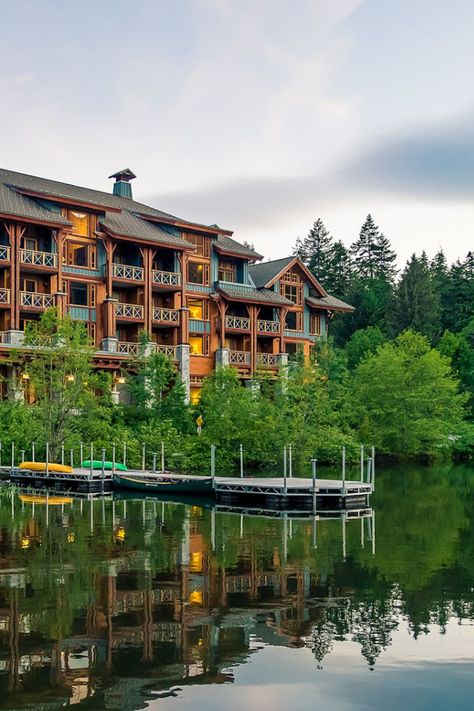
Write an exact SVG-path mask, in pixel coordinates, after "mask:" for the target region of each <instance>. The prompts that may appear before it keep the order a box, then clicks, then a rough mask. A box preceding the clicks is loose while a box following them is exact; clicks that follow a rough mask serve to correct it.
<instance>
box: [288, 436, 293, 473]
mask: <svg viewBox="0 0 474 711" xmlns="http://www.w3.org/2000/svg"><path fill="white" fill-rule="evenodd" d="M288 470H289V474H290V479H291V478H292V477H293V446H292V445H291V444H289V445H288Z"/></svg>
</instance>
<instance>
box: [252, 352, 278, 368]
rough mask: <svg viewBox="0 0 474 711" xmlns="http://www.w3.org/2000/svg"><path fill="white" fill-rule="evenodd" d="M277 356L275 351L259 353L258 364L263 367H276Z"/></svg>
mask: <svg viewBox="0 0 474 711" xmlns="http://www.w3.org/2000/svg"><path fill="white" fill-rule="evenodd" d="M276 364H277V357H276V355H275V354H273V353H257V365H259V366H260V367H262V368H276Z"/></svg>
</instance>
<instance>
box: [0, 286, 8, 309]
mask: <svg viewBox="0 0 474 711" xmlns="http://www.w3.org/2000/svg"><path fill="white" fill-rule="evenodd" d="M9 304H10V289H4V288H3V287H2V288H1V289H0V306H9Z"/></svg>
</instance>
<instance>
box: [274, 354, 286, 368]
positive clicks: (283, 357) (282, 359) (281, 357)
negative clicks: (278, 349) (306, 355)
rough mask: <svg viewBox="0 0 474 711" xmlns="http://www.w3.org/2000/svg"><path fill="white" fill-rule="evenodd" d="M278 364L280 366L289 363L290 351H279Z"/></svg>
mask: <svg viewBox="0 0 474 711" xmlns="http://www.w3.org/2000/svg"><path fill="white" fill-rule="evenodd" d="M276 364H277V366H278V367H279V368H282V367H285V366H287V365H288V353H277V357H276Z"/></svg>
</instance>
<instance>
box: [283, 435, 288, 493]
mask: <svg viewBox="0 0 474 711" xmlns="http://www.w3.org/2000/svg"><path fill="white" fill-rule="evenodd" d="M286 479H287V478H286V445H285V446H284V447H283V494H284V495H285V496H286V495H287V492H288V487H287V480H286Z"/></svg>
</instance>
